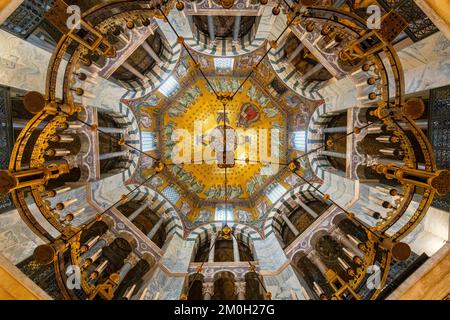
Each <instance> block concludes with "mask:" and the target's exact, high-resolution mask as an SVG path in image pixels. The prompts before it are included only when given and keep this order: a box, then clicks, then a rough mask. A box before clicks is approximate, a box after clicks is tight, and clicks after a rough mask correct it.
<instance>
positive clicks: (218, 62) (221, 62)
mask: <svg viewBox="0 0 450 320" xmlns="http://www.w3.org/2000/svg"><path fill="white" fill-rule="evenodd" d="M233 65H234V59H233V58H214V67H215V69H216V71H217V72H219V73H227V72H231V71H233Z"/></svg>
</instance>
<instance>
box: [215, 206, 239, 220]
mask: <svg viewBox="0 0 450 320" xmlns="http://www.w3.org/2000/svg"><path fill="white" fill-rule="evenodd" d="M215 220H216V221H227V222H228V221H234V215H233V207H231V206H227V207H226V208H225V206H224V205H218V206H216V213H215Z"/></svg>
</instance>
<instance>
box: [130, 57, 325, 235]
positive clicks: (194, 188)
mask: <svg viewBox="0 0 450 320" xmlns="http://www.w3.org/2000/svg"><path fill="white" fill-rule="evenodd" d="M196 57H197V59H198V61H199V63H201V64H202V65H203V67H204V68H205V69H204V70H205V72H206V74H208V75H209V76H208V79H209V81H210V85H209V84H208V83H207V82H206V81H205V79H204V78H203V77H202V76H201V74H199V72H198V71H197V69H196V68H195V66H194V65H193V64H192V63H191V60H190V59H189V57H188V56H185V57H184V59H182V60H181V61H180V63H179V64H178V66H177V68H176V70H175V73H174V78H175V79H176V80H177V81H178V83H179V84H180V88H179V89H178V90H177V91H176V92H175V93H174V94H173V95H172V96H169V97H166V96H164V95H163V94H161V93H160V92H159V91H154V92H152V93H151V94H149V95H146V96H144V97H142V98H139V99H131V100H125V99H123V100H122V102H123V103H125V104H127V105H128V106H129V107H130V108H131V109H132V110H133V111H134V113H135V115H136V118H137V119H138V120H139V124H140V128H141V130H142V131H143V132H154V133H155V139H156V140H157V148H155V150H153V151H148V152H147V153H148V154H150V155H152V156H155V157H161V158H162V159H164V162H165V163H166V164H168V165H166V167H165V168H164V170H163V172H162V174H161V175H158V177H156V178H154V179H151V180H150V181H149V182H148V184H149V186H150V187H152V188H154V189H156V190H158V191H160V192H163V190H165V189H167V188H168V187H170V188H171V189H173V190H175V191H176V192H177V193H179V194H180V197H179V199H178V200H177V202H176V203H174V205H175V206H176V207H177V208H178V210H179V211H180V213H182V216H183V217H184V221H185V223H186V227H187V228H190V227H192V228H195V227H196V226H197V225H198V224H202V223H207V222H210V221H214V213H215V210H216V207H217V205H219V206H220V204H222V203H223V202H224V198H225V184H224V169H223V168H219V167H218V159H217V155H218V154H219V152H217V151H220V150H217V147H218V141H217V139H215V138H216V137H215V136H214V134H213V132H214V129H216V128H222V127H223V125H224V121H225V122H226V123H225V124H226V126H227V128H229V129H230V130H231V131H232V132H233V134H234V136H235V137H236V140H235V143H234V154H233V157H234V160H235V162H234V165H233V167H232V168H229V169H227V185H228V187H227V190H228V194H227V201H228V203H230V204H232V211H233V216H234V218H233V219H234V221H240V222H242V223H247V224H253V225H254V226H255V227H258V226H259V225H260V224H262V221H263V220H264V216H265V215H266V214H267V212H268V209H270V207H271V206H272V203H271V202H270V201H269V200H268V199H267V197H266V196H265V194H266V190H267V189H268V188H269V187H270V186H271V185H272V184H273V183H274V182H277V183H279V184H280V185H282V186H283V187H285V188H286V189H291V188H292V187H295V186H298V185H300V184H302V181H301V180H300V179H299V178H298V177H296V176H295V175H293V174H292V173H291V172H290V170H288V169H287V167H286V166H283V163H288V162H289V161H290V159H292V158H295V157H298V156H299V155H301V154H302V152H300V151H296V150H293V149H292V144H291V141H290V140H291V139H290V136H289V134H288V132H291V131H295V130H304V129H305V128H306V126H307V122H308V119H309V117H310V116H311V114H312V113H313V111H314V110H315V108H316V107H317V106H319V105H320V104H321V101H311V100H307V99H305V98H303V97H301V96H299V95H297V94H296V93H294V92H292V91H291V90H290V89H289V88H287V87H286V86H285V85H284V83H283V82H282V81H281V80H280V79H279V78H278V77H277V75H276V74H275V72H274V71H273V69H272V68H271V67H270V64H269V63H268V62H267V61H266V60H264V61H263V62H262V63H261V64H260V66H259V67H258V69H257V70H256V72H254V74H253V76H252V77H250V79H249V81H247V82H245V83H244V85H243V86H242V87H241V88H240V89H239V91H238V92H237V94H236V96H235V98H234V99H233V100H232V102H230V103H229V104H227V106H226V110H225V115H224V109H223V104H222V102H221V101H220V100H218V99H217V97H216V96H215V94H214V91H215V92H216V93H219V94H228V93H231V92H234V91H235V90H236V89H238V88H239V86H240V84H241V83H242V81H243V80H244V77H243V75H244V74H245V73H246V72H248V70H249V69H250V68H249V66H250V65H251V62H252V61H253V58H254V57H255V54H251V55H244V56H241V57H238V58H235V61H234V68H233V70H231V71H229V72H222V73H220V74H219V75H218V74H217V73H214V61H213V58H212V57H209V56H206V55H200V54H197V55H196ZM211 86H212V87H213V88H214V90H213V89H212V88H211ZM196 121H197V124H196ZM196 125H197V127H196ZM200 127H201V129H200ZM180 129H181V130H184V131H179V130H180ZM275 130H278V135H275V136H278V139H279V148H278V150H271V148H270V142H271V139H272V138H273V137H272V131H274V132H276V131H275ZM260 131H261V133H260ZM177 132H181V134H178V136H177ZM260 134H262V135H263V136H264V135H265V134H266V135H267V140H266V143H262V142H261V141H263V139H260V138H261V136H260ZM252 138H253V139H256V140H255V141H257V148H256V157H257V158H256V160H257V161H253V160H252V159H253V158H251V157H252V156H254V153H252V152H255V149H251V148H250V144H249V142H250V141H251V139H252ZM215 140H216V141H215ZM184 143H186V144H184ZM219 145H220V143H219ZM187 146H189V147H187ZM227 146H228V144H227ZM180 149H183V151H180ZM219 149H220V148H219ZM184 150H187V151H186V152H185V151H184ZM174 155H175V159H174ZM261 155H262V158H261ZM264 157H265V159H266V162H265V163H264V161H263V164H262V163H260V162H259V160H261V159H262V160H264ZM271 157H272V158H273V159H275V158H277V160H276V161H273V160H272V164H270V158H271ZM174 160H175V161H174ZM174 162H177V163H174ZM180 162H182V163H180ZM301 164H302V166H303V167H304V175H305V177H308V178H310V179H314V175H313V173H312V171H311V170H310V166H309V163H308V161H307V160H306V159H302V161H301ZM151 165H152V161H151V159H150V158H148V157H142V158H141V162H140V165H139V174H138V175H136V176H135V177H134V178H133V180H132V181H130V183H136V182H139V181H143V180H145V179H146V178H148V177H149V176H150V175H151V174H153V173H154V171H153V169H151ZM261 227H262V225H261Z"/></svg>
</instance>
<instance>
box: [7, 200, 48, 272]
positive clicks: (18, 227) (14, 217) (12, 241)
mask: <svg viewBox="0 0 450 320" xmlns="http://www.w3.org/2000/svg"><path fill="white" fill-rule="evenodd" d="M40 244H43V241H42V240H41V239H40V238H39V237H37V236H36V235H35V234H34V233H33V232H32V231H31V230H30V229H29V228H28V226H27V225H26V224H25V223H24V222H23V221H22V219H21V217H20V215H19V212H18V211H17V210H15V209H14V210H12V211H9V212H7V213H4V214H1V215H0V252H1V254H2V255H3V256H5V257H6V258H7V259H8V260H9V261H11V263H13V264H17V263H19V262H21V261H23V260H25V259H26V258H28V257H29V256H30V255H31V254H32V253H33V250H34V248H35V247H36V246H38V245H40Z"/></svg>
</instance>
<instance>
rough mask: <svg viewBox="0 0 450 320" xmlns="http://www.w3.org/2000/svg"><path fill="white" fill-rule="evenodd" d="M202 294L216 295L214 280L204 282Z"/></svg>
mask: <svg viewBox="0 0 450 320" xmlns="http://www.w3.org/2000/svg"><path fill="white" fill-rule="evenodd" d="M202 294H203V295H206V294H209V295H210V296H213V295H214V282H203V286H202Z"/></svg>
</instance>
